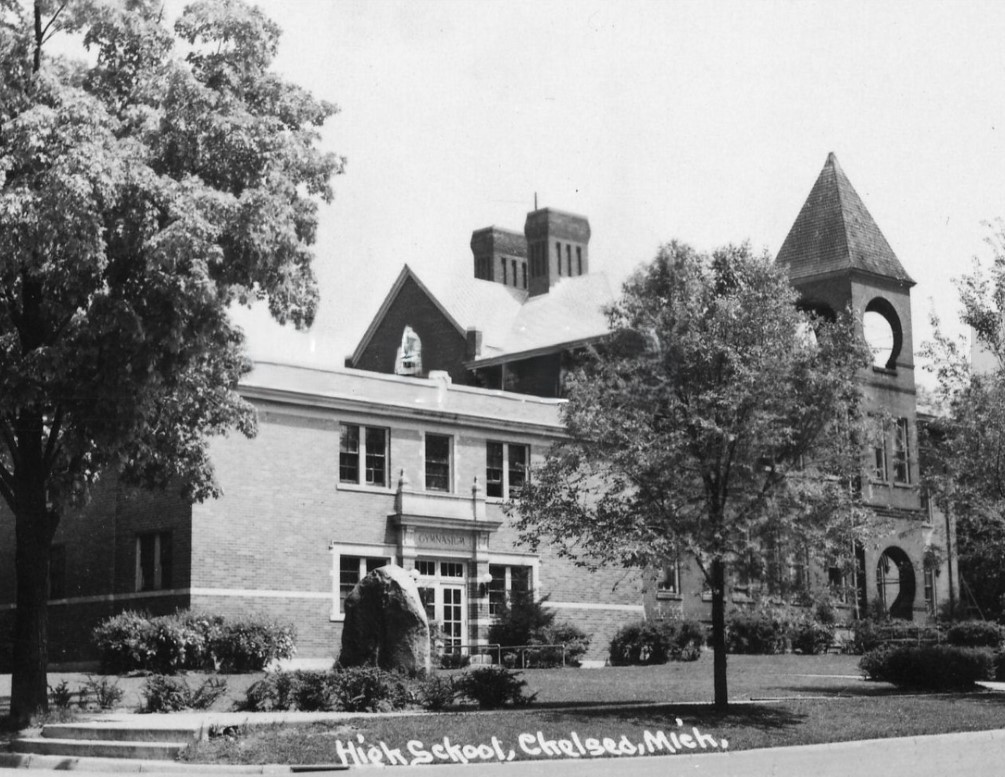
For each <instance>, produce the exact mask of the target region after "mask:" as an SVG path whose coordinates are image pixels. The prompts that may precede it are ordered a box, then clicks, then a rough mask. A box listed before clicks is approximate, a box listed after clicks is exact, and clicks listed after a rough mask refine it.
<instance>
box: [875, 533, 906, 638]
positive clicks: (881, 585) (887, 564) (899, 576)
mask: <svg viewBox="0 0 1005 777" xmlns="http://www.w3.org/2000/svg"><path fill="white" fill-rule="evenodd" d="M915 587H916V585H915V580H914V565H913V564H911V559H910V558H908V555H907V554H906V553H905V552H904V551H903V550H901V549H900V548H898V547H895V546H892V545H891V546H890V547H889V548H887V549H886V550H884V551H883V555H881V556H880V557H879V562H878V563H877V564H876V593H877V595H878V596H879V601H880V602H882V604H883V607H884V608H885V609H886V610H887V611H888V612H889V613H890V616H891V617H893V618H901V619H903V620H908V621H909V620H911V619H912V618H913V617H914V594H915Z"/></svg>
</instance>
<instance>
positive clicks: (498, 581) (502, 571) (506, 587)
mask: <svg viewBox="0 0 1005 777" xmlns="http://www.w3.org/2000/svg"><path fill="white" fill-rule="evenodd" d="M489 574H490V575H492V582H491V583H489V616H490V617H492V618H497V617H499V616H500V615H501V614H502V611H503V608H504V607H505V606H506V603H507V602H508V601H510V599H511V598H512V597H513V596H514V595H516V596H520V595H525V594H529V593H531V590H532V589H531V584H530V580H531V574H530V567H520V566H505V565H503V564H492V565H490V566H489Z"/></svg>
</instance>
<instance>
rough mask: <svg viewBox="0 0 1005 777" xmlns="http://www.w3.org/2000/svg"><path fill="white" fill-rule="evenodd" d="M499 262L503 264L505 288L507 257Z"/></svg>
mask: <svg viewBox="0 0 1005 777" xmlns="http://www.w3.org/2000/svg"><path fill="white" fill-rule="evenodd" d="M499 261H500V263H501V264H502V270H503V286H505V285H506V257H505V256H504V257H502V258H501V259H500V260H499Z"/></svg>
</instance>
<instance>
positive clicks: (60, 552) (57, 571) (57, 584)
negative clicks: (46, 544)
mask: <svg viewBox="0 0 1005 777" xmlns="http://www.w3.org/2000/svg"><path fill="white" fill-rule="evenodd" d="M49 598H50V599H65V598H66V545H64V544H63V543H58V544H55V545H53V546H52V547H51V548H49Z"/></svg>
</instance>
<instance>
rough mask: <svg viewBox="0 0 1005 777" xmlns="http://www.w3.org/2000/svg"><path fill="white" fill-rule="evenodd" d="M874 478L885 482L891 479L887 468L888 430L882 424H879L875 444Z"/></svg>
mask: <svg viewBox="0 0 1005 777" xmlns="http://www.w3.org/2000/svg"><path fill="white" fill-rule="evenodd" d="M872 479H873V480H878V481H880V482H881V483H885V482H886V481H887V480H889V479H890V478H889V475H888V474H887V469H886V430H885V429H884V428H883V426H882V424H877V428H876V442H875V444H874V445H873V470H872Z"/></svg>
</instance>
